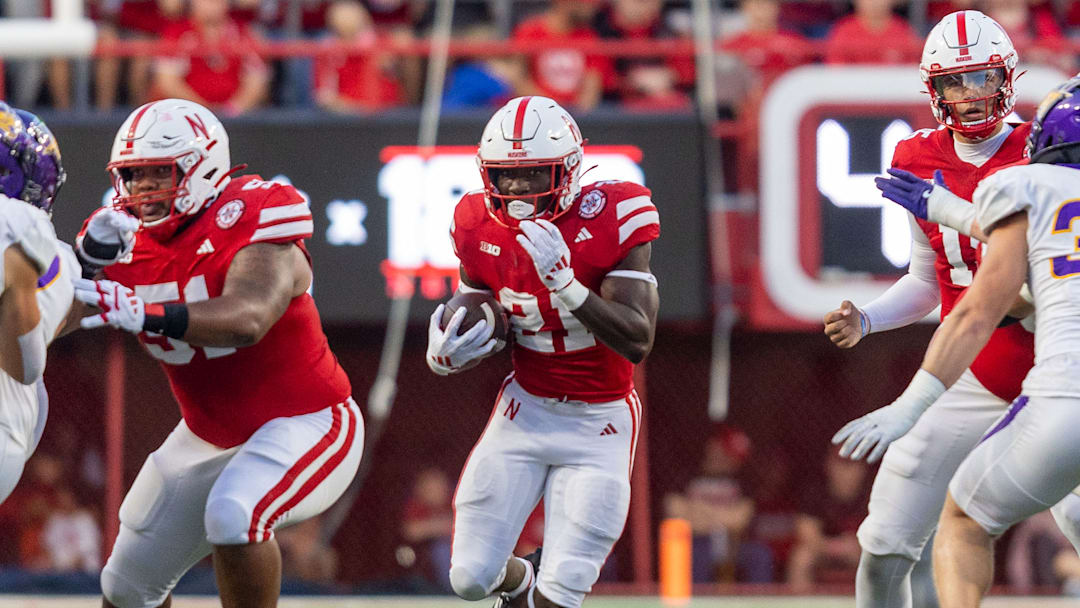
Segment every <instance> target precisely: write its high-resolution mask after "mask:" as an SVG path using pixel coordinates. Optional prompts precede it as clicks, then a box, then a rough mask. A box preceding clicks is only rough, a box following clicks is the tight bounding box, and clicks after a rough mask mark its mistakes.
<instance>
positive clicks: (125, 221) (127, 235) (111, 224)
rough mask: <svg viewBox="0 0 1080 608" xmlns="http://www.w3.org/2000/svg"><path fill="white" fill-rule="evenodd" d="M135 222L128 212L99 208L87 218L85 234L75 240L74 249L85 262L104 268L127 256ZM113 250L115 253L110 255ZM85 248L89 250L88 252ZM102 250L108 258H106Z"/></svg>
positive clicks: (133, 238) (136, 222) (134, 229)
mask: <svg viewBox="0 0 1080 608" xmlns="http://www.w3.org/2000/svg"><path fill="white" fill-rule="evenodd" d="M138 229H139V220H138V218H136V217H135V216H133V215H131V214H130V213H126V212H124V211H119V210H117V209H113V208H112V207H102V208H101V209H98V210H97V211H95V212H94V213H93V215H91V216H90V220H89V221H88V222H87V224H86V231H85V233H84V234H80V235H79V236H78V238H76V239H75V248H76V249H77V250H78V252H79V255H80V256H81V257H82V258H83V259H84V260H86V261H88V262H90V263H92V264H96V265H98V266H108V265H110V264H114V263H116V262H117V261H118V260H120V259H121V258H123V257H124V256H126V255H127V254H129V253H131V250H132V248H133V247H135V231H136V230H138ZM113 248H115V254H112V251H113ZM88 249H89V251H88ZM102 249H104V250H106V251H108V252H109V253H110V254H112V255H106V254H105V253H104V252H103V251H102Z"/></svg>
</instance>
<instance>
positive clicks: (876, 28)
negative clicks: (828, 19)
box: [825, 0, 922, 63]
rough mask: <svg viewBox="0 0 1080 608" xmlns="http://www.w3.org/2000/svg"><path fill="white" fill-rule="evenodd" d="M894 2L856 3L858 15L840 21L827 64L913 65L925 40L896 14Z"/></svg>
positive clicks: (828, 48)
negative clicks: (910, 63) (893, 9)
mask: <svg viewBox="0 0 1080 608" xmlns="http://www.w3.org/2000/svg"><path fill="white" fill-rule="evenodd" d="M892 7H893V0H855V13H854V14H853V15H848V16H847V17H844V18H843V19H841V20H839V21H837V22H836V25H834V26H833V28H832V31H830V32H829V36H828V38H827V39H826V42H825V63H909V62H915V61H918V60H919V57H920V55H921V54H922V41H921V40H919V38H918V37H917V36H916V35H915V31H914V30H912V29H911V26H910V25H908V22H907V21H905V20H904V19H902V18H900V17H898V16H896V15H894V14H893V12H892Z"/></svg>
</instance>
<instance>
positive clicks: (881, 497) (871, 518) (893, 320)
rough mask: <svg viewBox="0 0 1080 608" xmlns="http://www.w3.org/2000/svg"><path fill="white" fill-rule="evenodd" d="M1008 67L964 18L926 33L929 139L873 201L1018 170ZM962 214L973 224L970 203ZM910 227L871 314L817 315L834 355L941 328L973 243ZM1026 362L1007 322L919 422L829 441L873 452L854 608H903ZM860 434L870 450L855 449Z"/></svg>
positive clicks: (942, 230) (1017, 129)
mask: <svg viewBox="0 0 1080 608" xmlns="http://www.w3.org/2000/svg"><path fill="white" fill-rule="evenodd" d="M1016 62H1017V56H1016V51H1015V50H1014V49H1013V46H1012V43H1011V42H1010V40H1009V37H1008V35H1007V34H1006V33H1005V31H1004V30H1003V29H1002V28H1001V26H1000V25H998V24H997V23H996V22H995V21H994V20H993V19H991V18H990V17H987V16H986V15H983V14H982V13H980V12H978V11H959V12H956V13H952V14H950V15H948V16H946V17H945V18H944V19H943V20H942V21H941V22H940V23H938V24H937V25H936V26H935V27H934V29H933V30H931V32H930V34H929V36H928V38H927V40H926V45H925V47H924V50H923V56H922V62H921V64H920V66H919V70H920V73H921V75H922V79H923V82H924V83H926V85H927V88H928V91H929V93H930V96H931V108H932V109H933V113H934V117H935V118H936V119H937V120H938V122H940V123H941V125H942V126H941V127H939V128H938V129H936V130H932V129H923V130H920V131H917V132H915V133H913V134H912V135H911V136H910V137H908V138H907V139H905V140H903V141H901V142H900V143H899V144H898V145H897V146H896V150H895V151H894V153H893V160H892V166H893V168H892V169H890V170H889V173H890V174H892V175H893V176H894V177H892V178H888V179H881V180H879V183H880V184H881V187H882V189H883V191H884V192H885V196H886V197H887V198H891V199H893V200H896V194H893V192H894V191H895V190H896V189H897V188H899V187H900V186H904V185H906V184H907V183H908V182H909V181H910V182H917V183H919V184H923V185H924V186H926V189H927V190H928V191H929V190H930V189H931V187H930V185H929V184H928V183H926V182H924V181H923V180H930V179H932V178H935V173H937V177H936V179H937V180H938V181H939V182H941V181H942V180H943V181H944V183H947V184H948V185H949V188H950V189H951V190H952V193H953V194H955V195H957V196H958V197H961V198H963V199H967V200H970V199H971V197H972V194H973V192H974V190H975V186H976V185H977V184H978V183H979V181H980V180H982V179H983V178H984V177H986V176H987V175H989V174H990V173H993V172H994V171H996V170H998V169H1001V168H1002V167H1005V166H1007V165H1011V164H1014V163H1017V162H1021V161H1022V160H1023V159H1024V143H1025V138H1026V137H1027V135H1028V133H1029V132H1030V130H1031V124H1030V123H1020V124H1009V123H1008V122H1006V120H1005V118H1006V117H1007V116H1008V115H1009V114H1010V113H1011V112H1012V108H1013V103H1014V101H1015V98H1016V95H1015V92H1014V91H1013V75H1014V70H1015V67H1016ZM905 180H907V181H905ZM953 208H954V209H955V207H953ZM965 208H966V209H967V210H968V211H969V212H970V213H971V214H973V213H974V208H973V207H972V206H971V205H970V204H967V205H965ZM920 215H921V217H919V218H916V217H912V218H911V222H912V226H911V228H912V230H911V232H912V253H911V263H910V266H909V268H908V274H906V275H905V276H903V277H902V278H901V279H900V280H899V281H897V282H896V283H895V284H894V285H893V286H892V287H890V288H889V290H888V291H886V292H885V293H884V294H883V295H882V296H881V297H879V298H878V299H876V300H874V301H873V302H870V303H868V304H866V305H864V306H862V307H856V306H854V305H853V304H852V303H851V302H846V301H845V302H843V303H842V304H841V306H840V308H839V309H837V310H834V311H832V312H830V313H828V314H827V315H825V333H826V334H828V335H829V337H830V338H831V339H832V341H833V342H834V343H836V344H837V345H838V346H840V347H841V348H850V347H852V346H854V345H855V344H857V343H858V342H859V340H860V339H861V338H862V337H863V336H865V335H866V334H868V333H872V332H881V331H887V330H890V329H894V328H897V327H901V326H904V325H908V324H911V323H914V322H915V321H918V320H919V319H921V318H922V317H924V316H926V315H927V314H929V313H930V312H931V311H932V310H933V309H934V308H935V307H936V306H937V305H938V304H939V303H940V304H941V314H942V318H944V317H945V316H946V315H948V314H949V312H950V311H951V310H952V309H953V307H954V306H955V305H956V303H957V301H958V300H959V299H960V297H961V295H963V293H964V291H965V289H966V288H967V286H968V285H970V284H971V282H972V279H973V276H974V274H975V272H976V271H977V269H978V264H979V260H980V259H981V251H980V250H979V249H978V243H977V242H975V241H973V240H972V239H970V238H969V237H968V236H965V235H964V234H961V233H959V232H957V231H956V230H955V229H953V228H949V227H948V226H947V224H952V223H953V222H951V221H948V222H946V221H943V222H942V223H941V224H940V225H939V224H937V223H933V222H931V221H927V220H926V219H925V218H926V215H925V214H920ZM1030 310H1031V309H1030V306H1029V305H1027V303H1025V302H1023V301H1018V302H1017V303H1016V305H1015V306H1014V309H1013V311H1012V312H1011V313H1010V314H1012V315H1015V316H1017V317H1020V316H1025V315H1027V314H1029V313H1030ZM1033 363H1034V339H1033V334H1032V333H1031V332H1030V331H1029V330H1027V329H1026V328H1025V327H1024V326H1023V325H1022V324H1021V323H1012V324H1009V325H1005V326H1003V327H1001V328H999V329H998V330H996V331H995V332H994V334H993V336H992V337H991V338H990V340H989V342H988V343H987V344H986V346H985V347H984V348H983V350H982V351H981V352H980V354H979V356H978V358H976V359H975V362H974V363H973V364H972V365H971V367H970V368H969V369H968V370H967V371H965V372H964V374H963V376H961V378H960V380H959V381H957V382H956V384H954V385H953V386H952V387H951V388H950V389H949V390H948V391H947V392H945V393H944V395H942V396H941V398H939V399H938V400H937V402H936V403H935V404H934V406H933V407H932V408H930V409H929V410H928V411H926V413H925V414H923V415H922V416H921V418H920V417H919V414H922V412H917V413H916V412H908V411H899V410H898V409H897V408H893V409H887V408H883V409H882V410H878V411H875V412H872V413H871V414H868V415H866V416H864V417H862V418H860V419H858V420H857V421H854V422H852V423H850V424H849V425H848V426H845V427H844V429H842V430H841V431H840V432H839V433H837V435H836V437H834V440H833V441H834V443H841V442H843V443H844V445H843V447H842V448H841V455H843V456H851V457H853V458H859V457H862V456H864V455H866V454H869V458H868V460H870V461H871V462H873V461H876V460H877V459H878V458H881V455H882V452H884V460H883V461H882V465H881V468H880V469H879V471H878V474H877V478H876V479H875V480H874V487H873V492H872V494H871V497H870V513H869V515H868V516H867V518H866V520H864V521H863V523H862V526H861V527H860V528H859V532H858V537H859V543H860V544H861V545H862V550H863V552H862V557H861V559H860V562H859V569H858V574H857V576H856V587H855V595H856V605H857V606H859V607H860V608H862V607H870V606H873V607H886V608H891V607H894V606H895V607H907V606H911V605H912V601H913V600H912V592H913V585H912V582H911V579H912V577H911V572H912V569H913V567H914V565H915V563H916V562H917V561H919V559H920V556H921V555H922V553H923V548H924V546H925V545H926V543H927V541H928V539H929V537H930V535H931V534H932V533H933V531H934V528H935V526H936V524H937V521H938V515H939V514H940V512H941V509H942V506H943V504H944V501H945V494H946V491H947V489H948V483H949V480H950V479H951V478H952V475H953V472H954V471H956V469H957V468H958V467H959V466H960V463H961V461H963V459H964V457H965V456H967V454H968V453H969V452H970V451H971V450H972V449H973V448H974V447H975V445H976V444H978V442H979V440H980V439H981V438H982V436H983V435H984V433H985V432H986V431H987V430H988V429H989V428H990V427H991V425H992V424H993V423H994V422H995V420H996V419H997V418H998V417H1000V416H1001V415H1002V414H1003V413H1004V412H1005V411H1006V409H1007V408H1008V405H1009V403H1010V402H1011V401H1012V400H1013V399H1015V398H1016V397H1017V396H1018V395H1019V394H1020V385H1021V382H1022V380H1023V378H1024V376H1025V375H1026V374H1027V372H1028V370H1029V369H1031V367H1032V365H1033ZM927 381H929V379H927ZM934 381H936V380H934ZM916 420H918V422H915V421H916ZM912 425H914V426H912ZM857 427H861V428H857ZM908 429H910V432H908ZM905 433H906V434H905ZM871 435H873V436H875V437H881V438H882V439H881V440H880V441H877V442H876V443H875V442H873V441H863V440H864V439H865V438H867V437H869V436H871ZM901 435H902V437H901ZM898 437H899V439H897V438H898ZM893 440H896V441H893ZM890 442H892V443H891V446H890ZM886 446H890V447H889V449H888V450H887V451H885V449H886ZM1078 507H1080V498H1067V499H1066V500H1065V501H1062V503H1060V504H1059V505H1058V506H1056V507H1055V515H1056V516H1057V517H1058V520H1059V522H1069V521H1080V508H1078ZM1076 525H1077V524H1075V523H1065V524H1064V525H1063V526H1062V527H1063V530H1064V531H1065V532H1066V534H1067V535H1069V536H1070V538H1073V539H1080V536H1078V535H1077V533H1076V532H1077V528H1076ZM1074 544H1075V543H1074ZM927 557H928V558H929V555H927ZM918 572H919V573H920V575H919V577H920V580H918V581H916V587H917V590H921V591H923V592H924V594H925V595H930V596H931V598H932V594H930V593H925V592H926V591H927V590H929V589H932V587H931V583H930V581H929V569H928V568H920V569H919V570H918ZM924 575H925V579H924V578H922V577H923V576H924ZM928 601H933V600H932V599H931V600H928Z"/></svg>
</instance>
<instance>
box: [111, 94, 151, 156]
mask: <svg viewBox="0 0 1080 608" xmlns="http://www.w3.org/2000/svg"><path fill="white" fill-rule="evenodd" d="M155 103H157V102H156V101H151V102H150V103H148V104H145V105H144V106H143V107H141V108H139V111H138V112H136V113H135V120H132V121H131V126H130V127H128V132H127V137H126V138H125V139H127V146H125V147H124V149H123V150H121V151H120V153H121V154H131V150H132V148H134V147H135V129H136V128H137V127H138V126H139V121H140V120H142V117H143V114H146V111H147V110H149V109H150V106H152V105H154V104H155Z"/></svg>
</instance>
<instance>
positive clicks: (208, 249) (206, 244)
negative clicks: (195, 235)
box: [195, 239, 214, 255]
mask: <svg viewBox="0 0 1080 608" xmlns="http://www.w3.org/2000/svg"><path fill="white" fill-rule="evenodd" d="M204 253H214V244H213V243H211V242H210V239H206V240H205V241H203V242H202V245H199V248H198V249H196V250H195V255H202V254H204Z"/></svg>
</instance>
